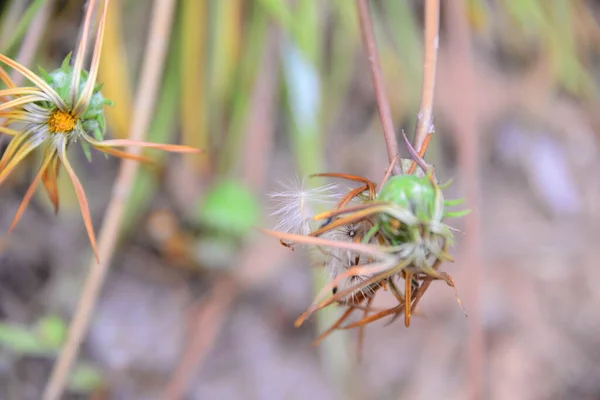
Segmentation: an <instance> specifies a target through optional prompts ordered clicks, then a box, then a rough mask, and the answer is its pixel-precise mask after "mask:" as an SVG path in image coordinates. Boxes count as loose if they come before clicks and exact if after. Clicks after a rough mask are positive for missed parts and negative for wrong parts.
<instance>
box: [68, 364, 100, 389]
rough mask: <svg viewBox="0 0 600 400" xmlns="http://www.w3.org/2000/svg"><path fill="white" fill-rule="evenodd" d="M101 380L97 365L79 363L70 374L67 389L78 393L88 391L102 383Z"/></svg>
mask: <svg viewBox="0 0 600 400" xmlns="http://www.w3.org/2000/svg"><path fill="white" fill-rule="evenodd" d="M102 382H103V379H102V374H101V372H100V370H99V369H98V368H97V367H95V366H93V365H91V364H87V363H80V364H78V365H77V366H76V367H75V370H74V371H73V373H72V374H71V378H70V379H69V390H71V391H74V392H78V393H90V392H92V391H94V390H96V389H97V388H98V387H99V386H100V385H102Z"/></svg>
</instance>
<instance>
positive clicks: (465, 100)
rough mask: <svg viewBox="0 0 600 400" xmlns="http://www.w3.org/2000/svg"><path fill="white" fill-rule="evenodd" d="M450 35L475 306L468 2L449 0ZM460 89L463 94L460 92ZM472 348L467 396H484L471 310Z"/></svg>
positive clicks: (477, 228)
mask: <svg viewBox="0 0 600 400" xmlns="http://www.w3.org/2000/svg"><path fill="white" fill-rule="evenodd" d="M447 6H448V7H447V17H448V29H449V32H450V35H449V44H448V47H449V51H448V54H450V57H451V58H452V62H453V64H454V65H453V66H452V68H451V70H452V71H453V76H452V77H451V79H452V81H453V82H454V85H455V86H454V87H455V90H454V93H456V99H457V100H456V101H455V102H453V107H452V109H451V115H452V116H453V121H452V122H453V125H454V128H455V130H456V132H457V135H456V138H455V140H456V141H457V142H458V143H459V146H458V148H459V166H460V169H461V175H462V177H463V179H464V181H463V182H464V184H463V185H464V186H463V188H464V191H465V196H466V197H467V199H469V202H470V203H471V207H470V208H471V210H472V211H471V213H470V214H469V215H467V216H466V218H465V230H466V234H467V235H466V236H465V243H464V248H463V255H462V257H463V263H464V265H465V266H467V268H468V269H469V273H468V278H469V282H468V284H467V292H466V296H465V300H466V301H467V302H468V303H469V304H470V307H471V308H473V309H478V308H479V306H480V304H481V287H482V261H481V255H480V249H481V239H480V238H481V217H480V212H479V206H478V204H479V181H480V176H479V138H478V135H477V116H478V112H477V102H476V101H475V96H476V93H475V90H476V86H475V83H474V78H473V77H474V76H475V68H474V66H473V60H472V54H471V44H470V32H469V22H468V20H467V10H466V5H465V1H464V0H462V1H458V0H454V1H449V2H448V3H447ZM458 90H460V95H458ZM467 342H468V343H469V351H468V354H467V365H468V374H467V376H468V377H469V381H468V382H467V385H468V398H470V399H482V398H485V397H486V396H485V392H484V387H483V373H484V355H485V350H484V337H483V327H482V322H481V314H480V313H479V312H472V313H471V314H470V315H469V337H468V339H467Z"/></svg>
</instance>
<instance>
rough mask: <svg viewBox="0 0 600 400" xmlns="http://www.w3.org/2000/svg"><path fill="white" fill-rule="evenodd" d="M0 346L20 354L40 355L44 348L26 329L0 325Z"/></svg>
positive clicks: (4, 324)
mask: <svg viewBox="0 0 600 400" xmlns="http://www.w3.org/2000/svg"><path fill="white" fill-rule="evenodd" d="M0 346H2V347H4V348H7V349H8V350H10V351H12V352H14V353H16V354H20V355H25V354H42V353H45V352H46V350H47V349H46V348H45V347H44V346H43V345H42V344H41V343H40V341H39V340H38V338H37V337H36V335H35V334H33V333H32V332H30V331H29V329H28V328H26V327H22V326H18V325H13V324H7V323H0Z"/></svg>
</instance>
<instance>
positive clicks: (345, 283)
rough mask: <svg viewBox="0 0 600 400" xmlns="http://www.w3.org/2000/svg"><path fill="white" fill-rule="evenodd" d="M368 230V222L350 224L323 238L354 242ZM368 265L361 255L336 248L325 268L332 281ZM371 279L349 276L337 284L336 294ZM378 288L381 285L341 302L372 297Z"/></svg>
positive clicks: (328, 233)
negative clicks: (347, 272)
mask: <svg viewBox="0 0 600 400" xmlns="http://www.w3.org/2000/svg"><path fill="white" fill-rule="evenodd" d="M368 230H369V224H368V223H366V222H361V223H356V224H348V225H345V226H342V227H339V228H336V229H332V230H331V231H329V232H326V233H325V234H323V237H326V238H327V239H330V240H335V241H342V242H353V241H355V240H356V239H358V238H362V237H363V236H364V235H365V234H366V233H367V232H368ZM367 263H368V260H367V258H366V257H365V256H361V255H360V254H359V253H356V252H353V251H350V250H346V249H339V248H334V249H331V250H330V251H329V252H328V254H327V259H326V261H325V267H326V269H327V272H328V273H329V277H330V279H331V280H333V279H335V278H336V277H337V276H339V275H340V274H343V273H345V272H346V271H348V269H350V268H352V267H354V266H356V265H359V264H367ZM369 278H371V276H369V275H365V274H361V275H354V276H349V277H347V278H345V279H342V280H341V281H340V282H339V283H338V284H337V286H336V289H335V292H338V291H343V290H346V289H349V288H351V287H353V286H356V285H358V284H359V283H361V282H364V281H365V280H367V279H369ZM378 286H379V284H376V285H372V286H367V287H363V288H361V289H358V290H356V291H353V292H352V293H350V294H348V296H345V297H344V298H342V299H340V302H342V303H353V302H354V300H355V299H356V297H357V296H358V294H359V293H360V294H362V295H363V296H364V297H371V296H372V295H373V294H374V293H375V289H377V287H378Z"/></svg>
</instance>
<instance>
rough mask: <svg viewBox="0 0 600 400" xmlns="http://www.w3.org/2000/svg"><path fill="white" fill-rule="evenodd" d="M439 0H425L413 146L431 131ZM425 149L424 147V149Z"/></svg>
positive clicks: (422, 141) (417, 147)
mask: <svg viewBox="0 0 600 400" xmlns="http://www.w3.org/2000/svg"><path fill="white" fill-rule="evenodd" d="M439 25H440V0H426V1H425V63H424V65H423V87H422V89H421V105H420V107H419V115H418V118H417V127H416V129H415V140H414V148H415V149H416V150H417V151H420V150H421V146H423V143H424V142H425V139H426V138H427V136H428V135H429V134H430V133H433V94H434V91H435V74H436V68H437V53H438V48H439V42H440V38H439ZM425 150H426V149H425Z"/></svg>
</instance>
